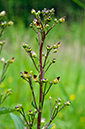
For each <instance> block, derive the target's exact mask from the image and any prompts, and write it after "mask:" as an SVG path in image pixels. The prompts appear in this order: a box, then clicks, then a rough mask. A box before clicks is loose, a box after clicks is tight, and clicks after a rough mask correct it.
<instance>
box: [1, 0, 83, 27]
mask: <svg viewBox="0 0 85 129" xmlns="http://www.w3.org/2000/svg"><path fill="white" fill-rule="evenodd" d="M74 1H75V0H47V1H46V0H17V1H16V0H7V1H6V0H0V11H1V10H6V12H7V15H8V16H7V17H8V18H10V19H13V20H14V21H15V22H16V23H17V22H18V21H21V20H22V21H23V22H24V23H25V25H28V23H30V21H31V20H32V17H31V15H30V11H31V9H32V8H34V9H36V10H39V9H40V10H42V9H43V8H45V7H46V8H49V9H50V8H52V7H53V8H55V10H56V16H57V17H58V16H61V17H62V16H64V15H65V16H66V17H67V20H68V21H70V22H71V21H72V20H78V18H79V19H80V17H81V14H82V10H83V9H82V7H80V6H79V5H78V4H76V3H75V2H74ZM76 1H79V0H76ZM81 3H83V4H84V2H83V0H82V1H81Z"/></svg>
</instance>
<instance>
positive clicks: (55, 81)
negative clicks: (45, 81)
mask: <svg viewBox="0 0 85 129" xmlns="http://www.w3.org/2000/svg"><path fill="white" fill-rule="evenodd" d="M59 81H60V76H59V77H57V78H56V79H54V81H53V82H54V84H57V83H58V82H59Z"/></svg>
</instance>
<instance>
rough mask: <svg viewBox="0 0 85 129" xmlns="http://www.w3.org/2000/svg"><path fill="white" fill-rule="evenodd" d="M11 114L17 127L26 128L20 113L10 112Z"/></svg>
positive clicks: (17, 128)
mask: <svg viewBox="0 0 85 129" xmlns="http://www.w3.org/2000/svg"><path fill="white" fill-rule="evenodd" d="M10 116H11V118H12V119H13V121H14V124H15V128H16V129H24V122H23V121H22V119H21V118H20V117H19V116H18V115H15V114H13V113H10Z"/></svg>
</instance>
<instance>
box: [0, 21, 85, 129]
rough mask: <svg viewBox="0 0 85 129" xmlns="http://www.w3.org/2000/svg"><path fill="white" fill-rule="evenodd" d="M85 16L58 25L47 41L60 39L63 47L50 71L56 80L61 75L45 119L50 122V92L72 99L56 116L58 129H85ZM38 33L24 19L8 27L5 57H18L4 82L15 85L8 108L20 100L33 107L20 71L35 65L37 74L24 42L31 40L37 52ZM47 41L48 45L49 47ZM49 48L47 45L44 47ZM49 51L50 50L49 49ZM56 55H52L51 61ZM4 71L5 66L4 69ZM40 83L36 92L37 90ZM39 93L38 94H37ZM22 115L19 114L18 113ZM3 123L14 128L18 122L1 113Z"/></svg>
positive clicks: (9, 127)
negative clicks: (68, 105) (23, 45)
mask: <svg viewBox="0 0 85 129" xmlns="http://www.w3.org/2000/svg"><path fill="white" fill-rule="evenodd" d="M84 23H85V19H83V21H82V20H81V22H80V21H77V22H72V23H70V24H69V25H68V23H67V22H64V23H63V24H59V25H57V26H56V27H55V28H53V30H52V31H51V32H50V33H49V34H48V37H47V39H46V40H45V43H46V44H47V45H51V46H52V44H54V43H56V42H59V41H60V42H61V47H60V49H59V51H58V53H57V54H56V55H55V57H56V62H57V63H56V64H54V65H53V66H51V68H50V69H49V70H48V72H47V73H46V76H47V77H48V78H49V79H54V77H55V76H56V74H57V75H59V76H61V80H60V82H59V84H58V85H56V86H55V87H52V88H51V91H50V92H49V94H48V95H47V96H46V101H45V104H44V106H46V107H47V108H46V109H45V110H44V112H43V118H46V120H47V121H48V117H49V115H50V114H49V108H48V105H49V101H48V98H49V95H51V96H52V98H55V97H57V98H59V97H61V98H63V101H68V100H69V99H70V101H71V105H70V107H69V108H68V107H67V108H65V109H64V110H62V111H61V112H60V113H59V114H58V116H57V117H56V119H55V120H54V121H53V123H55V126H56V127H55V128H57V129H84V128H85V110H84V109H85V102H84V101H85V100H84V98H85V94H84V93H85V39H84V36H85V29H84V28H85V24H84ZM35 37H36V34H35V32H34V31H33V30H32V29H30V28H29V25H28V27H25V26H24V24H23V22H21V23H20V22H19V24H17V25H13V26H12V27H11V28H7V29H6V30H5V33H4V35H3V38H5V41H6V44H5V45H4V48H3V51H2V55H3V56H5V58H11V57H15V62H14V63H13V64H12V65H11V66H10V67H9V68H8V71H7V74H6V79H5V80H4V82H3V83H2V84H1V85H0V89H1V90H2V91H4V90H5V89H8V88H11V89H12V91H13V95H12V96H10V97H9V98H8V99H7V100H6V101H5V102H4V103H3V104H2V106H3V107H4V105H5V106H6V107H10V108H14V107H15V106H16V105H17V104H18V103H21V104H22V105H23V106H24V108H25V110H26V112H27V111H28V108H29V109H31V108H32V107H31V103H30V101H31V100H32V96H31V92H30V88H29V86H28V83H27V82H25V81H23V80H22V79H21V78H20V71H24V70H26V71H31V68H32V69H33V71H34V74H36V70H35V68H34V65H33V64H32V62H31V60H30V58H29V57H28V56H27V53H25V52H24V50H23V48H22V44H23V43H24V42H27V43H28V44H30V45H31V46H32V48H33V50H34V51H35V52H37V51H38V49H37V45H36V44H37V42H36V38H35ZM46 44H45V46H46ZM44 49H45V47H44ZM45 51H46V50H45ZM50 59H52V56H50V57H49V60H50ZM0 70H1V69H0ZM37 89H38V88H37V84H36V85H35V91H36V93H37ZM37 95H38V94H36V97H37ZM16 114H17V115H19V114H18V113H16ZM0 126H1V127H2V129H12V128H15V127H14V123H13V121H12V119H11V117H10V115H9V114H4V115H0Z"/></svg>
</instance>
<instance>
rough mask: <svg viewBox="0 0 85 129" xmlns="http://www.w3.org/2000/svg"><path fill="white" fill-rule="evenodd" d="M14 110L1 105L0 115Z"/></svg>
mask: <svg viewBox="0 0 85 129" xmlns="http://www.w3.org/2000/svg"><path fill="white" fill-rule="evenodd" d="M14 111H15V109H10V108H8V107H2V108H0V115H1V114H6V113H10V112H14Z"/></svg>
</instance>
